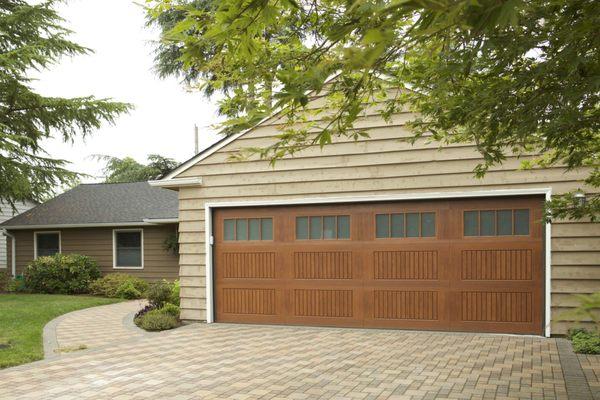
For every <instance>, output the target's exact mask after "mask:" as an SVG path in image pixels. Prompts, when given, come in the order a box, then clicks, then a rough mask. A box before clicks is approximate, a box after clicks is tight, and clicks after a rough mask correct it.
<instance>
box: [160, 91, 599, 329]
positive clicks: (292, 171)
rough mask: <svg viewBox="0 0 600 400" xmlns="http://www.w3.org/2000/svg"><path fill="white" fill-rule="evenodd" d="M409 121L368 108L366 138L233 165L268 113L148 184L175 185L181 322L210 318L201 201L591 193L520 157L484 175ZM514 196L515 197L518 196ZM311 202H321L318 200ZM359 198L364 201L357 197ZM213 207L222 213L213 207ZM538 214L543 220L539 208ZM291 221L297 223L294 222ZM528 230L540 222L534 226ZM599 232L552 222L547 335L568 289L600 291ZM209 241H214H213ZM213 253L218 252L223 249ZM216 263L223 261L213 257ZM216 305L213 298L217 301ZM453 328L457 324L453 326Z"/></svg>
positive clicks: (263, 135) (581, 224)
mask: <svg viewBox="0 0 600 400" xmlns="http://www.w3.org/2000/svg"><path fill="white" fill-rule="evenodd" d="M318 102H319V100H317V101H314V102H313V104H314V105H315V107H316V106H318ZM411 117H413V114H411V113H408V112H404V113H399V114H397V115H395V116H394V117H393V121H392V123H391V124H388V123H386V122H384V121H383V120H382V119H381V118H380V117H379V116H377V115H376V114H375V113H366V115H365V116H363V117H362V118H361V119H360V120H359V121H358V122H357V123H356V125H355V127H356V128H364V129H367V130H368V132H369V136H370V137H369V138H361V139H360V140H358V141H356V142H355V141H354V140H352V139H347V138H337V139H335V140H334V143H333V144H331V145H327V146H325V147H324V148H323V149H320V148H319V147H311V148H309V149H305V150H303V151H302V152H300V153H297V154H296V155H295V156H294V157H293V158H289V157H287V158H285V159H283V160H279V161H278V162H277V163H276V164H275V166H274V167H271V166H270V165H269V163H268V162H266V161H260V160H257V159H256V158H251V159H248V160H244V161H230V156H231V155H232V154H233V153H234V152H235V151H236V150H238V149H240V148H246V147H262V146H268V145H269V144H271V143H273V141H274V135H277V134H278V132H279V131H278V130H279V128H280V127H281V121H280V120H278V119H277V116H274V117H272V118H271V119H269V120H267V121H264V122H263V123H261V124H259V125H258V126H257V127H255V128H253V129H251V130H249V131H247V132H245V133H243V134H240V135H238V136H235V137H234V138H228V139H225V140H223V141H221V142H220V143H218V144H216V145H215V146H213V147H212V148H209V149H207V150H206V151H205V152H204V153H200V155H198V156H196V157H195V158H193V159H191V160H190V161H189V162H187V163H185V164H183V165H182V166H180V167H179V168H178V169H176V170H174V171H173V172H172V173H171V174H169V175H167V176H166V177H164V178H163V179H162V180H161V181H157V182H152V184H153V185H156V186H163V187H170V188H174V189H177V190H178V191H179V221H180V223H179V232H180V236H179V241H180V257H179V265H180V279H181V306H182V318H183V319H185V320H189V321H203V320H207V301H206V297H207V295H206V294H207V289H206V285H207V282H206V279H205V276H206V267H205V266H206V245H205V241H206V238H207V237H209V236H210V233H207V232H206V231H205V230H206V225H205V203H218V202H228V203H232V202H257V203H261V202H262V203H265V202H276V201H286V200H292V201H304V202H309V201H310V200H311V199H323V198H343V197H360V198H364V199H368V198H372V199H377V198H378V197H379V198H384V197H386V198H402V196H419V195H420V194H421V195H424V196H430V195H431V194H433V193H435V194H436V196H437V197H438V198H439V197H441V198H443V193H449V196H451V197H453V198H456V197H460V195H461V194H464V195H468V194H469V193H474V192H482V191H485V192H486V193H487V192H488V191H489V192H490V193H491V192H493V191H499V190H507V189H513V190H515V189H518V190H522V189H531V190H533V189H547V188H550V189H551V191H552V194H561V193H565V192H567V191H570V190H573V189H576V188H579V187H581V188H583V189H584V190H586V189H587V190H588V191H589V190H590V189H589V188H586V187H585V186H584V183H583V182H582V179H583V178H584V177H585V176H586V171H585V170H584V171H570V172H567V171H565V169H564V168H548V169H535V170H520V169H519V163H520V160H519V159H517V158H516V157H509V158H508V159H507V160H506V161H505V162H504V163H503V165H501V166H498V167H494V168H492V169H491V170H490V171H489V172H488V173H487V175H486V176H485V177H484V178H483V179H478V178H475V177H474V175H473V168H474V167H475V165H476V164H477V163H478V162H480V161H481V157H480V155H479V154H478V153H477V152H476V149H475V148H474V146H472V145H469V144H452V145H448V146H444V147H443V148H442V149H439V146H438V144H436V143H428V142H427V138H422V139H419V140H417V142H416V143H414V145H413V144H410V143H407V142H403V141H399V140H398V139H399V138H406V137H409V136H410V133H409V131H408V130H407V129H406V128H405V127H404V125H405V123H406V122H407V121H408V120H409V119H410V118H411ZM440 193H441V194H442V195H440ZM536 193H539V194H537V200H538V203H537V204H539V205H540V206H541V204H542V202H543V199H544V195H545V194H544V193H543V190H542V191H539V192H538V191H536ZM521 198H522V197H521ZM515 199H516V200H519V197H516V198H515ZM482 201H484V200H482ZM496 201H497V202H498V200H496ZM315 203H316V204H315V206H318V200H317V201H315ZM499 203H500V204H498V207H496V208H497V209H502V208H506V207H504V206H503V204H502V202H499ZM362 204H368V203H365V202H364V201H363V202H362ZM475 208H477V207H475ZM215 209H216V210H219V209H218V207H215ZM247 210H248V208H245V209H243V210H240V212H246V213H247ZM230 211H231V210H229V212H230ZM307 213H308V211H307ZM234 214H235V213H234ZM230 215H233V214H231V213H230ZM323 215H326V214H323ZM537 215H538V217H539V216H541V211H540V212H539V213H538V214H537ZM212 219H213V225H214V226H215V228H214V229H215V231H214V234H217V233H218V232H217V230H218V229H221V228H222V227H220V226H219V228H217V227H216V224H218V222H216V221H217V220H216V219H215V212H213V215H212ZM274 223H275V222H274ZM290 223H291V224H293V221H292V222H290ZM533 224H534V225H535V224H539V225H540V226H539V231H537V232H539V233H540V235H541V237H540V238H539V241H538V243H537V244H535V246H538V247H539V246H540V245H541V246H542V250H541V252H540V253H537V254H538V255H539V256H536V257H534V259H533V262H534V268H539V269H537V270H536V271H537V272H534V274H537V273H541V274H542V275H541V276H537V275H536V276H537V277H536V278H535V279H537V280H536V281H535V284H536V285H538V287H537V288H536V289H535V291H534V292H535V293H538V292H539V293H542V294H544V293H545V290H546V288H545V275H544V271H545V261H544V254H545V249H544V248H543V246H544V244H545V240H544V235H545V232H547V231H546V230H545V229H542V224H541V223H539V221H538V222H535V221H534V222H533ZM284 229H288V230H290V231H291V232H293V229H294V227H293V225H292V226H288V227H285V228H284ZM448 229H449V228H448ZM531 229H536V230H537V229H538V228H536V227H535V226H533V225H532V227H531ZM459 230H460V228H459ZM459 234H460V233H459ZM599 238H600V224H598V223H590V222H586V221H559V222H556V223H554V224H552V226H551V290H550V292H551V295H550V304H551V318H550V319H551V333H552V334H564V333H565V332H566V329H567V328H568V327H569V326H571V323H570V322H568V321H563V320H561V314H562V313H563V312H564V311H565V310H567V309H569V307H572V306H574V305H575V304H576V300H575V299H574V298H573V296H572V295H573V294H575V293H591V292H594V291H598V290H600V241H599ZM215 243H216V245H219V240H218V238H216V240H215ZM214 253H215V254H216V255H215V256H216V257H218V254H219V250H218V249H217V251H215V252H214ZM213 260H214V262H216V263H218V262H219V261H218V260H216V259H214V258H213ZM213 275H214V278H213V279H214V280H215V282H216V284H219V282H218V280H219V276H218V274H216V273H213ZM488 283H489V282H488ZM536 291H537V292H536ZM532 293H533V292H532ZM215 295H216V296H218V294H215ZM536 296H537V295H536ZM216 301H217V303H218V301H219V300H218V299H217V300H216ZM545 301H546V300H545V296H544V295H541V296H540V297H539V302H538V303H536V304H537V305H536V307H538V306H539V308H541V310H540V309H537V310H536V313H538V314H541V318H544V313H545ZM217 303H216V304H217ZM215 312H216V315H215V314H213V315H214V316H215V317H216V320H217V321H218V320H219V319H220V318H219V315H218V312H219V310H218V306H217V307H215ZM536 318H537V317H536ZM211 319H212V318H209V320H211ZM221 320H223V319H222V318H221ZM238 320H239V319H238ZM541 325H542V322H540V324H539V329H535V330H534V331H535V333H538V334H541V333H546V334H547V333H549V332H550V331H549V330H548V329H543V328H542V326H541ZM415 326H417V325H415ZM546 326H547V324H546ZM432 328H433V329H435V327H432ZM441 329H443V330H444V329H446V328H444V327H442V328H441ZM456 330H461V329H460V327H458V328H457V329H456ZM475 330H477V329H476V328H475ZM484 330H485V329H484Z"/></svg>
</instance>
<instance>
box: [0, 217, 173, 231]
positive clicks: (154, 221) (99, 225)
mask: <svg viewBox="0 0 600 400" xmlns="http://www.w3.org/2000/svg"><path fill="white" fill-rule="evenodd" d="M172 222H173V223H174V222H178V220H177V218H165V219H158V218H157V219H151V218H145V219H143V220H142V221H139V222H96V223H88V224H54V225H9V226H7V228H8V229H11V230H23V229H66V228H102V227H116V228H120V227H123V226H149V225H159V224H165V223H172Z"/></svg>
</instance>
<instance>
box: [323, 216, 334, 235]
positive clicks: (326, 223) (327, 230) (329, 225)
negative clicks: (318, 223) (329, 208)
mask: <svg viewBox="0 0 600 400" xmlns="http://www.w3.org/2000/svg"><path fill="white" fill-rule="evenodd" d="M335 225H336V223H335V217H323V239H335V238H336V232H335Z"/></svg>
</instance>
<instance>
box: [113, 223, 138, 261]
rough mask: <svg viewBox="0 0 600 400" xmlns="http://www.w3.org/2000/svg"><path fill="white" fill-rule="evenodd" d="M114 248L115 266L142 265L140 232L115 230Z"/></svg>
mask: <svg viewBox="0 0 600 400" xmlns="http://www.w3.org/2000/svg"><path fill="white" fill-rule="evenodd" d="M115 239H116V243H115V249H116V252H117V260H116V266H117V267H141V266H142V232H140V231H123V232H115Z"/></svg>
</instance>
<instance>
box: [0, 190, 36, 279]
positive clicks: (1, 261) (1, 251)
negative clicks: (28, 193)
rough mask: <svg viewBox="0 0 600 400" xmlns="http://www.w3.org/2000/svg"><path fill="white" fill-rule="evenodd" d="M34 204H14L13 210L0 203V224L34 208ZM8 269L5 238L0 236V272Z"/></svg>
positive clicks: (28, 202)
mask: <svg viewBox="0 0 600 400" xmlns="http://www.w3.org/2000/svg"><path fill="white" fill-rule="evenodd" d="M35 205H36V203H34V202H32V201H23V202H16V203H15V205H14V208H13V207H12V206H11V205H10V204H7V203H4V202H1V201H0V223H2V222H4V221H6V220H8V219H10V218H12V217H14V216H15V215H18V214H20V213H22V212H24V211H27V210H29V209H30V208H31V207H34V206H35ZM7 268H8V259H7V252H6V237H5V236H3V235H0V272H2V271H6V270H7Z"/></svg>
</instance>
